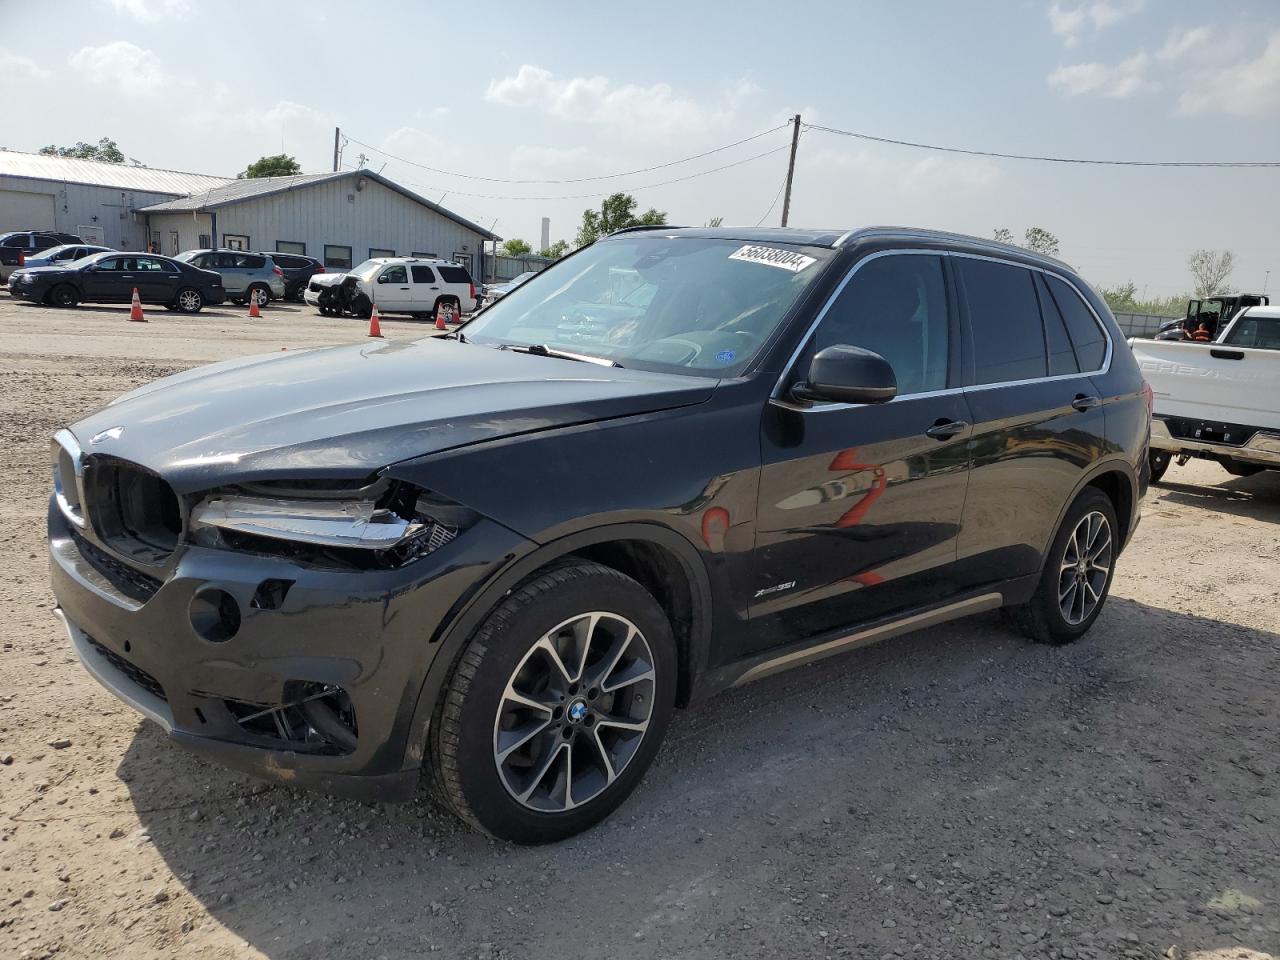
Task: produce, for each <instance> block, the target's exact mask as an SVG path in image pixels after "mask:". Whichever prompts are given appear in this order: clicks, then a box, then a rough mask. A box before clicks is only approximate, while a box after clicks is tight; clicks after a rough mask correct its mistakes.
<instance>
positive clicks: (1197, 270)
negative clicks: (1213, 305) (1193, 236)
mask: <svg viewBox="0 0 1280 960" xmlns="http://www.w3.org/2000/svg"><path fill="white" fill-rule="evenodd" d="M1235 265H1236V257H1235V254H1233V253H1232V252H1231V251H1230V250H1196V251H1194V252H1193V253H1192V254H1191V256H1189V257H1187V268H1188V269H1189V270H1190V271H1191V279H1192V280H1193V281H1194V282H1195V293H1196V297H1197V298H1201V297H1213V296H1217V295H1218V294H1222V293H1226V292H1227V278H1228V277H1229V276H1231V271H1232V270H1233V269H1235Z"/></svg>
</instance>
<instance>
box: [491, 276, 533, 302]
mask: <svg viewBox="0 0 1280 960" xmlns="http://www.w3.org/2000/svg"><path fill="white" fill-rule="evenodd" d="M537 275H538V271H537V270H526V271H525V272H524V273H521V274H518V275H517V276H515V277H513V278H512V279H510V280H507V281H504V282H503V283H488V284H485V288H484V295H483V296H482V297H481V298H480V307H487V306H488V305H489V304H491V303H496V302H497V301H499V300H501V299H502V298H503V297H505V296H506V295H507V294H508V293H510V292H511V291H512V290H514V289H515V288H516V287H518V286H520V284H522V283H524V282H525V281H526V280H529V279H532V278H533V277H536V276H537Z"/></svg>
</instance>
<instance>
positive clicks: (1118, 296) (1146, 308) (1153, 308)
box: [1097, 280, 1190, 317]
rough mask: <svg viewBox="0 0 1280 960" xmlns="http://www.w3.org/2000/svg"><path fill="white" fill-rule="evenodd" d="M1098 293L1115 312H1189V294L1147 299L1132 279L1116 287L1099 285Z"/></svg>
mask: <svg viewBox="0 0 1280 960" xmlns="http://www.w3.org/2000/svg"><path fill="white" fill-rule="evenodd" d="M1097 289H1098V293H1099V294H1100V295H1101V296H1102V299H1103V300H1105V301H1107V306H1108V307H1110V308H1111V310H1112V312H1114V313H1145V314H1148V315H1150V316H1153V317H1181V316H1183V315H1184V314H1186V312H1187V301H1188V300H1189V299H1190V297H1189V296H1188V295H1187V294H1185V293H1184V294H1180V295H1175V296H1172V297H1156V298H1154V299H1150V300H1149V299H1147V298H1146V297H1140V296H1138V285H1137V284H1136V283H1134V282H1133V281H1132V280H1130V281H1129V282H1127V283H1121V284H1117V285H1116V286H1114V287H1102V286H1100V287H1098V288H1097Z"/></svg>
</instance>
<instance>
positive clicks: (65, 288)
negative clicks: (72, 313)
mask: <svg viewBox="0 0 1280 960" xmlns="http://www.w3.org/2000/svg"><path fill="white" fill-rule="evenodd" d="M48 302H49V303H50V304H52V305H53V306H55V307H74V306H75V305H76V304H77V303H79V302H80V294H79V293H78V292H77V291H76V288H75V287H73V286H71V284H69V283H60V284H58V285H57V286H56V287H54V288H53V289H52V290H50V291H49V296H48Z"/></svg>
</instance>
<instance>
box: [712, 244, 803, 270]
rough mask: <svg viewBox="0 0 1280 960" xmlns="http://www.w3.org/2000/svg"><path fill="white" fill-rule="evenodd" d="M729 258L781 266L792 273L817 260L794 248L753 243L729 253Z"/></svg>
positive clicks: (769, 265) (767, 265)
mask: <svg viewBox="0 0 1280 960" xmlns="http://www.w3.org/2000/svg"><path fill="white" fill-rule="evenodd" d="M729 259H730V260H746V261H748V262H750V263H763V264H764V265H765V266H766V267H779V268H780V269H782V270H790V271H791V272H792V273H799V272H800V271H801V270H803V269H804V268H805V267H807V266H809V265H810V264H811V263H816V262H817V261H816V260H814V258H813V257H806V256H805V255H804V254H803V253H796V252H795V251H793V250H779V249H778V248H777V247H759V246H756V245H755V244H752V243H749V244H747V245H746V246H745V247H742V248H741V249H739V250H735V251H734V252H733V253H731V254H729Z"/></svg>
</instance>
